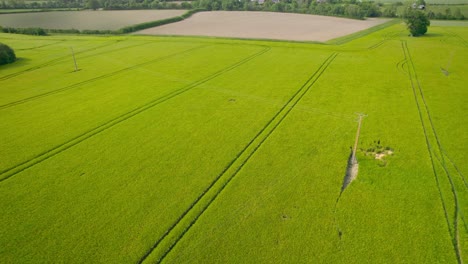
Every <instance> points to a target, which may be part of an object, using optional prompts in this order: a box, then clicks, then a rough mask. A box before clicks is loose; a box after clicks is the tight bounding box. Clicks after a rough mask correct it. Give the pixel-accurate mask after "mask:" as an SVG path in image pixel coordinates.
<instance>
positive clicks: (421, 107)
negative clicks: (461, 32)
mask: <svg viewBox="0 0 468 264" xmlns="http://www.w3.org/2000/svg"><path fill="white" fill-rule="evenodd" d="M402 47H403V52H404V55H405V58H406V59H407V61H408V73H409V74H408V76H409V79H410V82H411V87H412V89H413V95H414V98H415V102H416V106H417V109H418V112H419V118H420V120H421V125H422V128H423V131H424V135H425V138H426V145H427V148H428V152H429V156H430V159H431V163H432V169H433V172H434V176H435V178H436V183H437V187H438V191H439V196H440V198H441V201H442V206H443V208H444V213H445V218H446V221H447V224H448V228H449V233H450V236H451V237H452V243H453V247H454V250H455V254H456V256H457V261H458V263H463V259H462V255H461V249H460V241H459V232H458V218H459V212H460V205H459V200H458V195H457V191H456V189H455V184H454V182H453V179H452V177H451V175H450V173H449V171H448V169H447V167H446V165H445V161H444V158H443V152H442V147H441V144H440V141H439V138H438V136H437V133H436V131H435V127H434V124H433V122H432V118H431V116H430V112H429V109H428V106H427V104H426V101H425V99H424V94H423V91H422V88H421V84H420V82H419V79H418V76H417V74H416V68H415V66H414V63H413V60H412V57H411V54H410V52H409V48H408V45H407V43H406V41H402ZM419 101H421V103H420V102H419ZM424 119H428V120H429V122H428V125H427V124H426V123H425V122H424ZM427 126H429V127H427ZM429 133H431V136H432V137H433V138H434V141H435V142H436V144H434V145H435V146H436V147H437V148H438V152H439V153H441V158H442V160H441V165H442V168H443V169H444V172H445V174H446V176H447V179H448V181H449V183H450V188H451V192H452V195H453V199H454V219H453V235H452V232H451V231H450V230H451V228H450V220H449V217H448V212H447V208H446V207H445V202H444V199H443V195H442V190H441V187H440V181H439V176H438V174H437V171H436V169H435V166H436V164H435V161H434V157H435V158H437V157H436V156H435V153H434V154H433V153H432V152H433V151H434V152H435V149H433V147H432V145H431V143H430V139H429Z"/></svg>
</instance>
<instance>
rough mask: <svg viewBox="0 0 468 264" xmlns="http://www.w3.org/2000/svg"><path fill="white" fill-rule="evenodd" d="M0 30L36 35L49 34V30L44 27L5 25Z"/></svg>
mask: <svg viewBox="0 0 468 264" xmlns="http://www.w3.org/2000/svg"><path fill="white" fill-rule="evenodd" d="M0 30H1V31H2V32H4V33H12V34H24V35H34V36H47V32H46V31H45V30H44V29H42V28H12V27H3V28H0Z"/></svg>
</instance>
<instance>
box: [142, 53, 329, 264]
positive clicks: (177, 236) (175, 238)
mask: <svg viewBox="0 0 468 264" xmlns="http://www.w3.org/2000/svg"><path fill="white" fill-rule="evenodd" d="M336 56H338V53H336V52H335V53H333V54H332V55H330V56H329V57H328V58H327V59H326V60H325V61H324V62H323V63H322V65H320V67H319V68H318V69H317V70H316V71H315V72H314V73H313V74H312V75H311V76H310V78H309V79H308V80H307V81H306V82H305V83H304V84H303V85H302V86H301V87H300V88H299V89H298V90H297V91H296V92H295V93H294V94H293V96H292V97H291V98H290V99H289V100H288V101H287V102H286V103H285V104H284V105H283V106H282V107H281V109H280V110H279V111H278V112H277V113H276V114H275V115H274V116H273V117H272V118H271V119H270V120H269V121H268V122H267V123H266V124H265V126H264V127H263V128H262V129H261V130H260V131H259V132H258V133H257V134H256V135H255V136H254V137H253V138H252V139H251V140H250V142H249V143H248V144H247V145H246V146H245V147H244V148H243V149H242V150H241V151H240V152H239V153H238V154H237V155H236V156H235V158H234V159H233V160H231V162H229V164H228V165H227V166H226V167H225V168H224V170H223V171H222V172H221V173H220V174H218V175H217V176H216V178H215V179H214V180H213V181H212V182H211V183H210V184H209V185H208V187H207V188H206V189H205V190H203V192H202V193H201V194H200V195H199V196H198V197H197V198H196V199H195V201H194V202H193V203H192V204H190V206H189V207H188V208H187V209H186V210H185V211H184V212H183V213H182V214H181V215H180V216H179V217H178V218H177V219H176V221H175V222H174V223H173V224H172V225H171V226H170V227H169V229H168V230H166V231H165V232H164V234H163V235H162V237H160V238H159V239H158V240H157V241H156V242H155V243H154V244H153V246H152V247H151V248H150V249H149V250H148V251H147V252H146V253H145V254H144V255H143V256H142V257H141V258H140V260H139V261H138V263H143V262H145V261H146V260H147V259H148V257H150V255H153V256H156V257H157V260H156V262H158V263H159V262H161V261H162V260H163V259H164V258H165V257H166V256H167V254H169V253H170V252H171V250H172V249H173V248H174V247H175V246H176V245H177V243H178V242H179V241H180V240H181V239H182V238H183V236H184V235H185V234H186V233H187V232H188V231H189V230H190V228H191V227H192V226H193V225H194V224H195V223H196V222H197V220H198V219H199V218H200V216H201V215H202V214H203V213H204V212H205V211H206V210H207V209H208V207H209V206H210V205H211V204H212V203H213V201H214V200H215V199H216V198H217V197H218V196H219V194H220V193H221V192H222V191H223V190H224V189H225V188H226V186H227V185H228V184H229V183H230V182H231V180H232V179H233V178H234V177H235V176H236V175H237V174H238V173H239V172H240V170H241V169H242V168H243V167H244V165H245V164H246V163H247V162H248V161H249V160H250V158H251V157H252V156H253V155H254V154H255V153H256V152H257V150H258V149H259V148H260V147H261V146H262V145H263V143H264V142H265V141H266V140H267V139H268V138H269V136H270V135H271V134H272V133H273V132H274V131H275V130H276V128H277V127H278V126H279V125H280V124H281V123H282V122H283V120H284V119H285V118H286V117H287V116H288V114H289V113H290V112H291V111H292V109H293V108H294V107H295V106H296V105H297V103H298V102H299V101H300V100H301V99H302V97H304V95H305V94H306V93H307V92H308V91H309V90H310V88H311V87H312V86H313V85H314V84H315V82H316V81H317V80H318V79H319V78H320V76H321V75H322V74H323V72H325V70H326V69H327V68H328V66H329V65H330V64H331V63H332V62H333V60H334V59H335V58H336Z"/></svg>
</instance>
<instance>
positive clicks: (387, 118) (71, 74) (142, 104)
mask: <svg viewBox="0 0 468 264" xmlns="http://www.w3.org/2000/svg"><path fill="white" fill-rule="evenodd" d="M407 35H408V34H407V32H406V30H405V28H404V26H403V25H402V24H394V25H391V26H389V27H387V28H383V29H381V30H378V31H373V32H371V33H370V34H369V35H366V36H361V35H359V36H358V35H356V37H353V38H348V39H341V40H339V41H334V42H333V41H332V42H330V43H340V45H336V44H328V45H325V44H305V43H303V44H301V43H288V42H268V41H247V40H232V39H231V40H230V39H215V38H184V37H144V36H105V37H104V36H103V37H95V36H61V35H55V36H48V37H33V36H23V35H9V34H0V42H3V43H5V44H7V45H9V46H11V47H13V48H14V49H15V51H16V53H17V56H18V57H19V60H18V61H17V62H16V63H14V64H11V65H8V66H1V67H0V138H1V139H2V140H1V141H0V199H1V200H2V203H1V204H0V211H1V212H2V214H0V225H1V226H2V228H1V229H0V245H2V246H1V247H0V259H2V262H5V263H28V262H66V263H85V262H91V263H154V262H165V263H207V262H217V263H226V262H227V263H310V262H320V263H363V262H368V261H369V260H372V262H376V263H383V262H388V261H389V260H391V261H392V262H393V263H457V262H458V263H461V262H462V261H463V260H465V261H466V260H467V259H468V224H467V221H468V219H466V217H468V184H467V179H466V178H465V175H467V174H468V165H467V163H466V162H465V160H464V159H465V158H466V143H467V142H468V135H467V133H466V131H467V130H468V125H467V124H468V120H467V115H466V112H467V110H468V109H467V102H466V98H467V96H468V90H467V89H466V85H465V84H466V83H467V81H468V72H467V69H468V67H467V64H466V62H467V61H468V30H467V28H466V27H430V29H429V34H428V35H427V36H424V37H421V38H412V37H408V36H407ZM70 47H73V49H74V51H75V55H76V59H77V63H78V67H79V69H80V70H79V71H76V72H75V71H74V65H73V59H72V57H71V51H70ZM358 112H359V113H365V114H366V117H365V118H364V121H363V124H362V128H361V137H360V141H359V150H358V160H359V174H358V177H357V179H356V180H355V181H353V182H352V183H351V184H350V185H349V186H348V187H347V188H346V190H345V191H344V192H342V191H341V187H342V183H343V177H344V175H345V170H346V166H347V159H348V156H349V154H350V146H352V145H353V143H354V138H355V133H356V128H357V122H356V117H357V115H356V113H358ZM381 147H382V148H387V149H391V150H392V154H389V155H388V156H385V157H383V158H382V159H381V160H379V159H375V153H374V152H373V151H372V150H371V149H379V148H381ZM465 215H467V216H466V217H465Z"/></svg>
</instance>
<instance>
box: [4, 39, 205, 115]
mask: <svg viewBox="0 0 468 264" xmlns="http://www.w3.org/2000/svg"><path fill="white" fill-rule="evenodd" d="M207 46H209V45H200V46H197V47H194V48H190V49H187V50H184V51H179V52H176V53H173V54H170V55H166V56H162V57H159V58H156V59H153V60H150V61H146V62H142V63H139V64H135V65H132V66H130V67H126V68H123V69H120V70H117V71H113V72H110V73H106V74H103V75H101V76H98V77H93V78H90V79H88V80H85V81H81V82H78V83H75V84H72V85H68V86H65V87H62V88H59V89H55V90H53V91H49V92H46V93H42V94H38V95H34V96H31V97H28V98H24V99H21V100H18V101H14V102H10V103H7V104H4V105H0V110H1V109H5V108H9V107H12V106H16V105H19V104H24V103H27V102H29V101H33V100H36V99H40V98H43V97H46V96H49V95H53V94H56V93H60V92H63V91H67V90H70V89H73V88H77V87H80V86H82V85H85V84H88V83H92V82H94V81H98V80H102V79H105V78H108V77H112V76H115V75H117V74H119V73H122V72H125V71H129V70H133V69H136V68H139V67H141V66H146V65H148V64H152V63H155V62H160V61H164V60H166V59H170V58H172V57H175V56H178V55H181V54H185V53H189V52H191V51H194V50H197V49H200V48H204V47H207Z"/></svg>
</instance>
